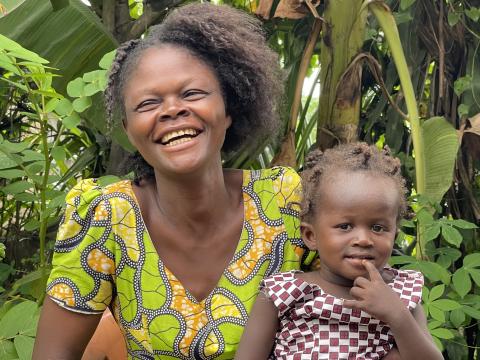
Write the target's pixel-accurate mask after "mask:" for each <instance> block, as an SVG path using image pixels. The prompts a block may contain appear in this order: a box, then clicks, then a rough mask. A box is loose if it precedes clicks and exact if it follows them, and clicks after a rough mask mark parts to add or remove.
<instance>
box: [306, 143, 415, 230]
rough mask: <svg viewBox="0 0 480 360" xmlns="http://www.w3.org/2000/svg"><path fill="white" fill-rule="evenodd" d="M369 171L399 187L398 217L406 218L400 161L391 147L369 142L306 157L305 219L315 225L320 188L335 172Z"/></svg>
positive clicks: (404, 191) (339, 147) (404, 189)
mask: <svg viewBox="0 0 480 360" xmlns="http://www.w3.org/2000/svg"><path fill="white" fill-rule="evenodd" d="M338 170H345V171H365V172H368V173H370V174H373V175H377V176H386V177H388V178H390V179H392V180H393V181H394V182H395V184H396V190H397V191H398V194H399V199H400V201H399V205H398V217H397V219H398V220H400V219H401V218H402V217H404V216H405V215H406V212H407V201H406V198H405V196H406V193H407V189H406V187H405V179H404V178H403V177H402V174H401V163H400V160H399V159H397V158H395V157H393V156H392V155H391V154H390V150H389V148H388V147H385V148H384V149H383V150H379V149H378V148H377V147H376V146H374V145H368V144H366V143H361V142H357V143H350V144H342V145H338V146H336V147H334V148H332V149H328V150H325V152H322V151H320V150H319V149H316V150H313V151H312V152H311V153H310V154H308V155H307V157H306V158H305V170H304V171H303V173H302V186H303V201H302V204H301V208H302V212H301V217H302V219H303V220H304V221H307V222H311V221H312V217H313V215H314V214H315V212H316V210H317V209H318V206H321V205H319V202H320V195H319V190H318V189H319V187H320V184H321V183H322V179H325V178H328V176H329V175H330V174H332V173H334V172H335V171H338Z"/></svg>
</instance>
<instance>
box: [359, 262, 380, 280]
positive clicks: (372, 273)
mask: <svg viewBox="0 0 480 360" xmlns="http://www.w3.org/2000/svg"><path fill="white" fill-rule="evenodd" d="M362 264H363V266H364V267H365V269H367V271H368V276H369V277H370V280H371V281H374V280H375V281H379V280H381V281H382V282H383V278H382V275H381V274H380V272H379V271H378V269H377V268H376V267H375V265H373V263H372V262H370V261H368V260H363V261H362Z"/></svg>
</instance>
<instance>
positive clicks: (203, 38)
mask: <svg viewBox="0 0 480 360" xmlns="http://www.w3.org/2000/svg"><path fill="white" fill-rule="evenodd" d="M162 45H173V46H178V47H180V48H183V49H186V50H188V51H189V52H190V53H192V55H193V56H195V57H196V58H198V59H200V60H201V61H203V62H204V63H205V64H206V65H208V66H209V67H210V68H211V69H212V70H213V71H214V72H215V74H216V75H217V78H218V80H219V83H220V86H221V89H222V92H223V98H224V101H225V106H226V111H227V114H228V115H231V116H232V125H231V126H230V128H229V129H228V130H227V134H226V137H225V142H224V145H223V148H222V151H223V152H224V153H225V154H229V153H232V152H234V151H237V150H239V149H241V148H247V147H248V146H251V145H256V144H259V143H261V142H262V141H264V140H265V139H266V138H267V137H269V138H272V134H275V133H277V131H278V128H279V121H278V120H279V119H278V117H277V114H278V107H279V105H280V99H281V97H282V93H283V90H282V88H283V86H282V80H283V72H282V70H281V69H280V67H279V62H278V55H277V54H276V53H275V52H274V51H273V50H271V49H270V48H269V47H268V45H267V43H266V41H265V35H264V32H263V31H262V28H261V22H260V21H259V20H257V19H255V18H254V17H252V16H250V15H248V14H246V13H244V12H242V11H240V10H236V9H234V8H231V7H229V6H224V5H221V6H217V5H212V4H208V3H204V4H190V5H187V6H183V7H180V8H178V9H176V10H174V11H173V12H172V13H171V14H169V15H168V16H167V18H166V19H165V21H164V22H163V23H162V24H160V25H156V26H153V27H152V28H151V29H150V31H149V34H148V35H147V36H146V37H145V38H144V39H138V40H131V41H128V42H126V43H124V44H122V45H121V46H120V47H119V48H118V50H117V54H116V57H115V60H114V62H113V64H112V66H111V69H110V74H109V78H108V84H107V89H106V90H105V104H106V111H107V115H108V118H109V126H110V128H112V127H113V126H114V125H118V124H119V121H125V109H124V104H123V90H124V86H125V83H126V82H127V80H128V79H129V77H130V76H131V74H132V72H133V71H134V70H135V67H136V65H137V64H138V61H139V58H140V57H141V55H142V54H143V53H144V51H145V50H146V49H149V48H152V47H159V46H162ZM147 167H149V165H148V164H147V163H146V162H145V161H144V160H143V159H141V157H137V159H136V160H134V161H133V162H131V163H130V170H134V171H136V173H137V177H138V176H139V175H140V177H141V176H152V175H153V169H151V167H149V169H148V168H147ZM126 170H128V169H126Z"/></svg>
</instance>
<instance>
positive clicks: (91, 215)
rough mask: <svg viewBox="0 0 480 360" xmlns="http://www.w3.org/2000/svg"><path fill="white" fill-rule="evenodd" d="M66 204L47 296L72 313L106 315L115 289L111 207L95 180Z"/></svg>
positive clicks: (77, 188)
mask: <svg viewBox="0 0 480 360" xmlns="http://www.w3.org/2000/svg"><path fill="white" fill-rule="evenodd" d="M65 200H66V208H65V213H64V215H63V218H62V221H61V224H60V227H59V230H58V234H57V240H56V242H55V248H54V256H53V261H52V271H51V273H50V277H49V279H48V283H47V294H48V295H49V296H50V298H51V299H52V300H53V301H55V302H56V303H57V304H59V305H60V306H62V307H64V308H66V309H68V310H72V311H75V312H81V313H87V314H98V313H102V312H103V311H104V310H105V308H106V307H108V306H109V305H110V302H111V300H112V296H113V289H114V286H113V283H114V276H115V259H114V254H115V241H114V239H113V234H112V231H111V228H112V226H111V213H112V209H111V205H110V203H109V201H108V198H107V197H105V196H103V194H102V188H100V187H99V186H98V185H97V183H96V181H95V180H93V179H88V180H83V181H81V182H79V183H78V184H77V185H76V186H75V187H74V188H73V189H72V190H71V191H70V192H69V193H68V194H67V196H66V199H65Z"/></svg>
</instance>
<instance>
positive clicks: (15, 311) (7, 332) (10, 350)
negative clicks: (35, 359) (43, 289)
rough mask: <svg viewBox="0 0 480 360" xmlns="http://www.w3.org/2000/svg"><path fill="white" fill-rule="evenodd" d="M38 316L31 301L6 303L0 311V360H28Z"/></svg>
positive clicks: (35, 306) (38, 311)
mask: <svg viewBox="0 0 480 360" xmlns="http://www.w3.org/2000/svg"><path fill="white" fill-rule="evenodd" d="M39 315H40V309H39V307H38V304H36V303H35V302H33V301H22V302H17V303H11V302H7V303H5V304H4V305H3V307H2V308H1V309H0V359H5V360H6V359H20V360H29V359H31V358H32V352H33V344H34V341H35V334H36V332H37V323H38V318H39Z"/></svg>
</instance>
